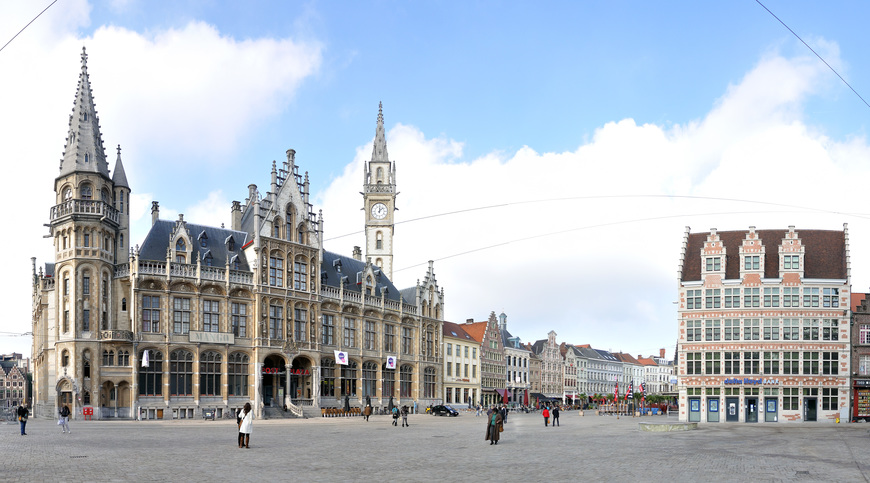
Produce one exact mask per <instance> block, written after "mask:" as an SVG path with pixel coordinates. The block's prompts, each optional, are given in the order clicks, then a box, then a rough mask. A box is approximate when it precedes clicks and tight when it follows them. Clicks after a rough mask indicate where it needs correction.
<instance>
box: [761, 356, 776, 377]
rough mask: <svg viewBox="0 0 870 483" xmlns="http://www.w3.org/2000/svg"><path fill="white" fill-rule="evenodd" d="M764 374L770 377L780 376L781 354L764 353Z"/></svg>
mask: <svg viewBox="0 0 870 483" xmlns="http://www.w3.org/2000/svg"><path fill="white" fill-rule="evenodd" d="M764 374H765V375H770V376H775V375H777V374H779V352H765V353H764Z"/></svg>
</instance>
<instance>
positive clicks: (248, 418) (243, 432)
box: [239, 403, 254, 448]
mask: <svg viewBox="0 0 870 483" xmlns="http://www.w3.org/2000/svg"><path fill="white" fill-rule="evenodd" d="M239 418H240V419H241V421H240V422H239V448H242V447H244V448H250V446H248V445H249V444H250V442H251V431H252V430H253V428H254V412H253V411H252V410H251V403H245V407H244V408H243V409H242V410H241V411H239Z"/></svg>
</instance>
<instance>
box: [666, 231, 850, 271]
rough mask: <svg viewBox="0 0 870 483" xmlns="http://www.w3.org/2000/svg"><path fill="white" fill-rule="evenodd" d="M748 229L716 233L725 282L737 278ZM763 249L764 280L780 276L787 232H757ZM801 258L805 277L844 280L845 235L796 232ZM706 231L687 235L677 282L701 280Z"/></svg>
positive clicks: (834, 232)
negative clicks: (722, 255) (802, 251)
mask: <svg viewBox="0 0 870 483" xmlns="http://www.w3.org/2000/svg"><path fill="white" fill-rule="evenodd" d="M747 233H749V231H748V230H742V231H717V232H716V234H717V235H719V239H720V240H722V243H723V245H724V246H725V254H726V257H725V279H727V280H737V279H739V278H740V247H741V246H742V245H743V240H745V239H746V234H747ZM755 233H756V234H757V235H758V238H759V239H760V240H761V244H762V245H763V246H764V253H765V257H764V278H778V277H779V246H780V245H782V239H783V238H784V237H785V234H786V233H788V230H756V231H755ZM795 233H797V236H798V238H800V240H801V245H802V246H804V247H806V252H805V255H804V278H818V279H843V280H844V279H846V232H845V231H835V230H795ZM709 234H710V233H709V232H701V233H690V234H689V237H688V243H687V245H686V253H685V256H684V260H683V273H682V274H681V276H680V281H682V282H689V281H700V280H701V248H703V247H704V242H706V241H707V236H708V235H709Z"/></svg>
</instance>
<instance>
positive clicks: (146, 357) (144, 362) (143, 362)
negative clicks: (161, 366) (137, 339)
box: [142, 349, 148, 367]
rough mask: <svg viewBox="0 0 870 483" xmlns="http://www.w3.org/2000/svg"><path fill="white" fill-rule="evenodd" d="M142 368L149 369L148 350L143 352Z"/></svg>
mask: <svg viewBox="0 0 870 483" xmlns="http://www.w3.org/2000/svg"><path fill="white" fill-rule="evenodd" d="M142 367H148V349H145V350H144V351H142Z"/></svg>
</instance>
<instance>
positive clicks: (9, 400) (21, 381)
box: [0, 353, 30, 415]
mask: <svg viewBox="0 0 870 483" xmlns="http://www.w3.org/2000/svg"><path fill="white" fill-rule="evenodd" d="M29 374H30V359H29V358H25V357H23V356H22V355H21V354H18V353H12V354H3V355H0V411H3V414H4V415H5V413H7V412H9V411H10V410H11V409H13V408H16V407H18V405H20V404H24V403H25V401H27V399H28V396H29V393H30V381H29V379H28V376H29ZM10 414H11V413H10Z"/></svg>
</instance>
